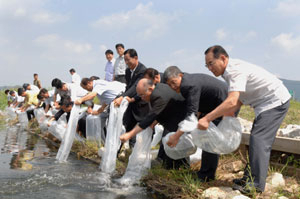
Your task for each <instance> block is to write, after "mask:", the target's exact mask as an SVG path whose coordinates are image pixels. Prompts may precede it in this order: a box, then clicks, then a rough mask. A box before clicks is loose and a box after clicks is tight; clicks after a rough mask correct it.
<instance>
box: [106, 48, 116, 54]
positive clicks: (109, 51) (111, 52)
mask: <svg viewBox="0 0 300 199" xmlns="http://www.w3.org/2000/svg"><path fill="white" fill-rule="evenodd" d="M107 54H111V55H113V54H114V52H113V51H112V50H110V49H108V50H106V51H105V55H107Z"/></svg>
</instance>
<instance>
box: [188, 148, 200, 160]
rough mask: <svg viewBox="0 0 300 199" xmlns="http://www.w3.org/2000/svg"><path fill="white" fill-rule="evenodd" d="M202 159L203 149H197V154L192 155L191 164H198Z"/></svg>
mask: <svg viewBox="0 0 300 199" xmlns="http://www.w3.org/2000/svg"><path fill="white" fill-rule="evenodd" d="M201 159H202V149H200V148H199V147H197V151H196V153H194V154H193V155H190V163H196V162H199V161H200V160H201Z"/></svg>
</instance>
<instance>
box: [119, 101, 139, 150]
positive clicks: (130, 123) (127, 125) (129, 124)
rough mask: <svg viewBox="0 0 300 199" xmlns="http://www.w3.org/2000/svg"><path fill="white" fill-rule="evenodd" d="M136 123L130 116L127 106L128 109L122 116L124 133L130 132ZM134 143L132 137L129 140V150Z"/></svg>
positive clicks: (134, 139)
mask: <svg viewBox="0 0 300 199" xmlns="http://www.w3.org/2000/svg"><path fill="white" fill-rule="evenodd" d="M137 123H138V121H137V120H136V119H135V117H134V116H133V114H132V109H131V108H130V107H129V106H128V108H127V109H126V111H125V112H124V115H123V124H124V126H125V129H126V132H128V131H131V130H132V129H133V128H134V127H135V125H136V124H137ZM135 141H136V136H134V137H132V138H131V139H130V140H129V146H130V147H131V148H133V147H134V144H135Z"/></svg>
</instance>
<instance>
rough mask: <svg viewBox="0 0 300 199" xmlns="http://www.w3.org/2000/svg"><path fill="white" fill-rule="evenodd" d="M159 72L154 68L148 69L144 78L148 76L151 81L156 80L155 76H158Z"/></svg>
mask: <svg viewBox="0 0 300 199" xmlns="http://www.w3.org/2000/svg"><path fill="white" fill-rule="evenodd" d="M158 74H159V73H158V71H157V70H156V69H154V68H147V69H146V70H145V72H144V77H145V76H146V75H147V76H148V77H149V78H150V79H152V80H154V78H155V76H156V75H158Z"/></svg>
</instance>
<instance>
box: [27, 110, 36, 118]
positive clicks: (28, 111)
mask: <svg viewBox="0 0 300 199" xmlns="http://www.w3.org/2000/svg"><path fill="white" fill-rule="evenodd" d="M33 110H34V109H31V110H27V111H26V113H27V118H28V121H30V120H31V119H32V118H34V112H33Z"/></svg>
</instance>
